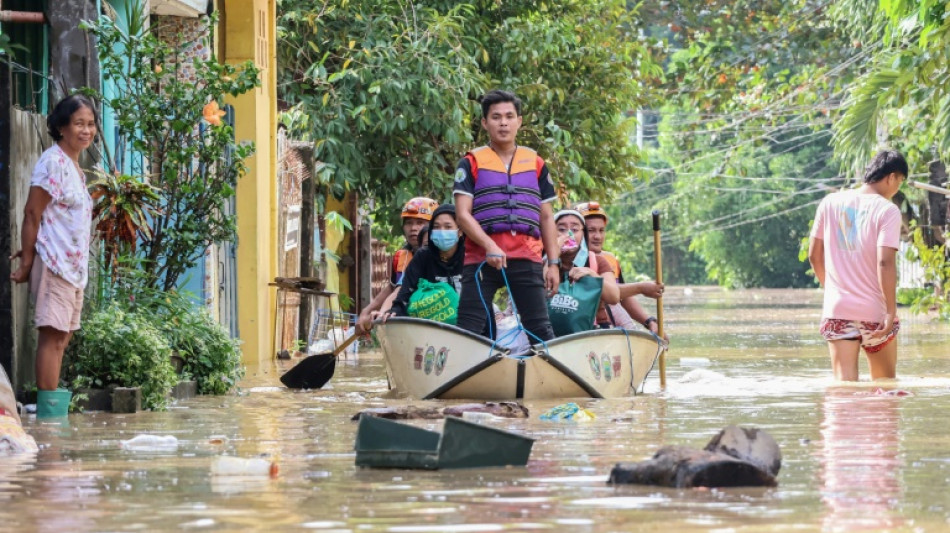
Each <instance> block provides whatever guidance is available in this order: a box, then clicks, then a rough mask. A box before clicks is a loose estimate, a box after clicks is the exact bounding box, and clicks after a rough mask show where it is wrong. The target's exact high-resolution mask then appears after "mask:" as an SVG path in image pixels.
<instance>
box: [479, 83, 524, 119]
mask: <svg viewBox="0 0 950 533" xmlns="http://www.w3.org/2000/svg"><path fill="white" fill-rule="evenodd" d="M478 102H479V103H481V104H482V118H488V110H489V109H491V106H493V105H495V104H501V103H504V102H511V103H512V104H514V105H515V113H517V114H518V116H519V117H520V116H521V98H518V97H517V96H515V93H511V92H508V91H502V90H501V89H492V90H490V91H488V92H487V93H485V94H483V95H481V96H479V97H478Z"/></svg>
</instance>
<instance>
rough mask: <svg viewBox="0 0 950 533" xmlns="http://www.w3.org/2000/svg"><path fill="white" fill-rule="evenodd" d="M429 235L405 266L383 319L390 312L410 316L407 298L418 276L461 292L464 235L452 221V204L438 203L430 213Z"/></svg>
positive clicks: (417, 280) (453, 209)
mask: <svg viewBox="0 0 950 533" xmlns="http://www.w3.org/2000/svg"><path fill="white" fill-rule="evenodd" d="M428 238H429V244H428V246H426V247H423V248H420V249H419V250H418V251H417V252H416V253H415V255H413V257H412V261H410V262H409V266H407V267H406V271H405V273H404V274H403V277H402V282H401V284H400V286H399V292H398V294H397V296H396V299H395V300H394V301H393V305H392V308H391V309H390V310H389V312H388V313H387V314H386V315H385V316H383V319H384V320H385V319H386V318H387V317H389V316H409V314H410V313H409V300H410V298H411V297H412V294H413V293H414V292H415V291H416V289H417V288H418V287H419V281H420V280H426V281H428V282H430V283H438V282H445V283H447V284H448V285H450V286H451V287H452V289H454V290H455V292H456V295H457V294H458V293H459V292H461V288H462V266H463V263H464V259H465V238H464V236H463V235H462V232H461V230H459V226H458V223H457V222H456V221H455V206H454V205H452V204H443V205H440V206H439V207H438V208H436V210H435V211H434V212H433V213H432V220H431V221H430V222H429V227H428Z"/></svg>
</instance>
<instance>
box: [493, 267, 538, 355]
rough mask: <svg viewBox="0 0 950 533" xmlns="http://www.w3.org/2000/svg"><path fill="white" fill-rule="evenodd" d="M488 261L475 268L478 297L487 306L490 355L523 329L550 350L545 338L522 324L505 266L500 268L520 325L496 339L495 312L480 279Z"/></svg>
mask: <svg viewBox="0 0 950 533" xmlns="http://www.w3.org/2000/svg"><path fill="white" fill-rule="evenodd" d="M487 263H488V261H482V262H481V263H479V265H478V268H477V269H475V286H476V287H477V288H478V297H479V299H481V301H482V307H484V308H485V319H486V320H488V336H489V337H492V343H491V348H489V349H488V356H489V357H491V354H492V353H494V352H495V346H497V345H498V343H499V342H501V341H504V340H508V337H509V336H512V337H511V338H512V339H513V338H515V337H517V336H518V334H519V333H521V332H522V331H523V332H525V333H526V334H527V335H528V336H530V337H533V338H534V339H535V340H536V341H538V342H540V343H541V345H542V346H544V351H548V343H546V342H544V339H541V338H540V337H538V336H537V335H535V334H534V333H531V332H530V331H528V330H527V329H525V327H524V326H523V325H522V324H521V315H519V314H518V307H517V306H516V305H515V298H514V296H512V295H511V285H509V284H508V275H507V274H505V269H504V268H500V269H499V270H501V279H503V280H505V288H506V289H508V302H509V303H510V304H511V310H512V314H513V315H514V317H515V321H516V322H518V327H517V328H515V329H513V330H511V331H509V332H508V333H506V334H505V335H504V336H502V338H500V339H494V336H495V333H494V332H493V331H492V327H491V324H492V315H493V314H494V313H493V312H492V310H491V309H490V308H489V307H488V304H487V303H486V302H485V295H484V294H482V283H481V281H480V280H481V275H482V267H484V266H485V265H486V264H487Z"/></svg>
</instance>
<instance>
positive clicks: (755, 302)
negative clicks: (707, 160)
mask: <svg viewBox="0 0 950 533" xmlns="http://www.w3.org/2000/svg"><path fill="white" fill-rule="evenodd" d="M820 301H821V295H820V293H819V292H818V291H814V290H755V291H731V292H727V291H723V290H721V289H718V288H711V287H709V288H706V287H703V288H692V289H683V288H681V287H680V288H671V290H670V291H669V294H668V295H667V298H666V306H665V314H666V318H667V331H668V333H669V335H670V336H671V338H672V339H673V345H672V350H671V352H670V353H669V355H668V357H667V377H668V386H667V390H666V391H665V392H661V391H660V390H659V374H658V371H657V370H654V372H653V373H652V374H651V375H650V376H649V377H648V379H647V384H646V393H645V394H644V395H641V396H637V397H631V398H626V399H622V400H583V401H579V403H581V404H582V405H583V406H585V407H587V408H589V409H590V410H591V411H593V412H594V414H595V415H596V416H597V418H596V420H593V421H590V422H579V423H565V422H548V421H541V420H539V419H538V415H539V414H541V413H542V412H543V411H544V410H546V409H548V408H550V407H552V406H554V405H556V404H557V403H560V402H555V401H550V402H527V403H526V406H527V407H528V409H529V410H530V412H531V418H529V419H527V420H504V421H500V422H490V423H491V424H492V425H495V426H497V427H500V428H503V429H507V430H511V431H515V432H519V433H523V434H526V435H528V436H531V437H533V438H535V439H536V442H535V444H534V449H533V450H532V454H531V459H530V461H529V463H528V466H527V468H510V469H485V470H454V471H436V472H427V471H409V470H404V471H401V470H360V469H357V468H356V467H355V466H354V452H353V443H354V438H355V434H356V423H355V422H352V421H351V420H350V418H351V417H352V416H353V415H354V414H355V413H357V412H358V411H360V410H361V409H364V408H368V407H382V406H386V405H389V406H392V405H400V404H405V403H407V400H391V399H386V398H384V397H383V396H384V394H385V393H386V392H387V382H386V378H385V371H384V367H383V361H382V359H381V356H380V354H379V353H372V352H365V351H364V352H363V353H361V354H360V355H359V357H358V358H356V359H352V356H351V359H350V360H348V361H346V362H341V363H340V364H338V365H337V370H336V374H335V376H334V378H333V379H332V380H331V381H330V383H329V384H328V386H327V387H326V388H325V389H324V390H320V391H309V392H291V391H288V390H286V389H284V388H282V387H281V386H280V384H279V382H278V381H277V377H276V375H275V372H274V371H273V370H272V371H270V372H269V373H267V374H263V373H260V372H259V373H258V376H256V377H253V378H250V379H248V381H246V382H245V383H243V384H242V388H241V391H240V392H239V394H235V395H230V396H225V397H201V398H196V399H193V400H187V401H183V402H180V403H178V404H176V405H174V406H173V407H172V408H171V409H169V410H168V411H167V412H161V413H150V412H148V413H138V414H135V415H112V414H101V413H92V414H82V415H71V416H70V417H69V420H68V423H63V424H60V423H45V422H44V423H37V422H36V420H35V419H34V418H32V417H28V418H27V419H26V421H25V425H26V428H27V430H28V431H30V432H31V433H32V434H33V435H34V436H35V437H36V440H37V442H38V443H39V444H40V446H41V448H42V449H41V451H40V454H39V456H38V457H36V458H30V459H27V460H22V461H19V462H12V461H11V460H9V459H6V460H4V461H3V462H0V480H2V485H0V498H2V499H3V500H4V504H3V505H2V508H0V521H2V523H3V528H4V529H6V530H10V531H163V530H183V529H185V530H191V529H197V530H215V531H254V530H269V531H282V530H317V531H354V532H357V531H393V532H424V531H449V532H466V531H509V530H518V531H532V530H538V531H544V530H562V531H590V532H601V531H604V532H606V531H631V530H649V531H666V532H672V531H884V530H887V531H943V530H947V529H950V494H948V492H947V486H948V485H950V431H948V429H947V423H946V420H947V417H948V415H947V413H948V411H950V325H948V324H945V323H936V322H931V320H930V319H929V318H926V317H915V316H912V315H911V314H910V312H909V311H908V310H907V309H906V308H902V309H901V310H900V313H899V314H900V316H901V321H902V323H901V331H900V335H899V337H898V338H899V342H900V348H899V359H898V375H899V380H898V381H897V383H893V384H885V386H886V387H887V388H899V389H902V390H905V391H908V392H910V393H912V395H909V396H893V395H880V394H874V392H875V389H876V388H877V387H878V386H880V385H881V384H874V385H871V384H869V383H867V382H864V383H862V384H858V385H852V386H842V385H840V384H835V383H834V382H833V381H832V380H831V378H830V376H831V369H830V363H829V361H828V356H827V348H826V346H825V343H824V342H823V341H822V339H821V337H820V336H819V335H818V333H817V323H818V318H819V314H820V307H821V305H820ZM862 357H863V356H862ZM861 372H862V377H864V378H865V379H867V378H866V376H867V365H866V363H865V362H864V361H863V360H862V366H861ZM249 374H253V372H249ZM414 405H439V402H414ZM413 423H414V424H417V425H419V426H421V427H426V428H429V429H435V428H439V427H440V426H441V422H440V421H415V422H413ZM730 423H735V424H739V425H745V426H757V427H760V428H763V429H765V430H767V431H768V432H769V433H771V434H772V435H773V436H774V437H775V439H776V440H777V441H778V444H779V446H780V447H781V449H782V453H783V456H784V459H783V463H782V470H781V472H780V473H779V475H778V482H779V486H778V487H777V488H774V489H728V490H675V489H662V488H655V487H641V486H620V487H613V486H608V485H607V484H606V483H605V480H606V478H607V474H608V472H609V471H610V468H611V467H612V466H613V465H614V464H615V463H617V462H620V461H639V460H642V459H645V458H647V457H648V456H650V455H652V454H653V452H655V451H656V450H657V449H658V448H659V447H660V446H662V445H664V444H685V445H691V446H695V447H702V446H703V445H705V443H706V442H707V441H708V440H709V439H710V438H711V437H712V436H713V435H715V434H716V433H717V432H718V431H719V429H721V428H722V427H723V426H725V425H727V424H730ZM142 433H148V434H154V435H173V436H175V437H176V438H177V439H178V441H179V442H178V446H177V448H175V447H172V448H165V449H158V448H155V449H152V450H139V451H127V450H123V449H121V448H120V445H119V443H120V441H121V440H127V439H131V438H132V437H134V436H136V435H138V434H142ZM224 454H227V455H237V456H241V457H254V456H258V455H260V454H269V455H270V456H271V457H273V458H274V459H275V460H276V461H277V462H278V463H279V467H280V474H279V476H278V477H277V478H276V479H269V478H268V477H266V476H262V477H217V476H212V474H211V463H212V460H213V459H214V457H215V456H218V455H224Z"/></svg>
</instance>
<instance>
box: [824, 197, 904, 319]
mask: <svg viewBox="0 0 950 533" xmlns="http://www.w3.org/2000/svg"><path fill="white" fill-rule="evenodd" d="M900 234H901V212H900V209H898V208H897V206H896V205H894V204H893V203H892V202H891V201H890V200H887V199H886V198H884V197H883V196H880V195H877V194H864V193H861V192H858V191H841V192H836V193H833V194H830V195H828V196H827V197H826V198H825V199H824V200H822V201H821V204H820V205H819V206H818V212H817V213H816V214H815V225H814V226H812V229H811V237H812V238H817V239H822V240H823V241H824V250H825V304H824V308H823V309H822V313H821V316H822V318H837V319H842V320H860V321H866V322H881V321H882V320H883V319H884V315H885V314H886V313H887V304H886V303H885V301H884V294H883V293H882V292H881V284H880V282H879V281H878V278H877V249H878V247H882V246H884V247H888V248H894V249H897V248H898V247H899V245H900Z"/></svg>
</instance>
